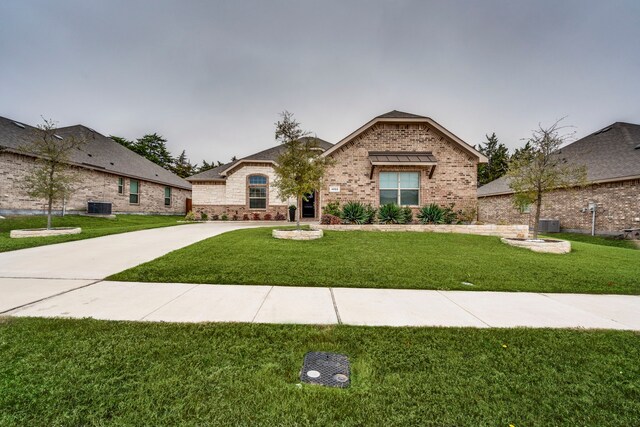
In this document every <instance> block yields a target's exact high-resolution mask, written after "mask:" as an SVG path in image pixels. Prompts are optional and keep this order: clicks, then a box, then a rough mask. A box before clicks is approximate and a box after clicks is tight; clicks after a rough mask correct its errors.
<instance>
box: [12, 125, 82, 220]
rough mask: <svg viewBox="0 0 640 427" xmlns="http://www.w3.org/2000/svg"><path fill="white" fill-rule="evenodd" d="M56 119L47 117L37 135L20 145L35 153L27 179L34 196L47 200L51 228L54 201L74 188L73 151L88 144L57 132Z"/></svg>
mask: <svg viewBox="0 0 640 427" xmlns="http://www.w3.org/2000/svg"><path fill="white" fill-rule="evenodd" d="M55 130H56V123H55V122H54V121H52V120H47V119H44V118H43V123H42V124H40V125H38V130H37V131H35V132H34V134H33V135H34V136H33V139H32V140H31V142H29V143H28V144H25V145H23V146H21V147H20V148H19V150H20V152H22V153H23V154H26V155H29V156H35V158H36V161H35V163H36V164H35V166H34V167H33V169H32V170H31V171H29V173H28V175H27V176H26V177H25V180H24V187H25V188H26V190H27V193H28V194H29V196H30V197H33V198H36V199H44V200H45V201H46V202H47V229H50V228H51V211H52V209H53V204H54V203H55V202H57V201H61V200H63V199H65V198H68V197H69V195H70V194H71V192H72V191H73V187H74V182H75V179H76V174H75V173H74V171H73V169H72V168H71V166H70V165H69V158H70V156H71V152H72V151H73V150H74V149H76V148H79V147H80V146H81V145H83V144H84V141H83V140H80V139H77V138H74V137H66V138H62V137H61V136H59V135H57V134H56V132H55Z"/></svg>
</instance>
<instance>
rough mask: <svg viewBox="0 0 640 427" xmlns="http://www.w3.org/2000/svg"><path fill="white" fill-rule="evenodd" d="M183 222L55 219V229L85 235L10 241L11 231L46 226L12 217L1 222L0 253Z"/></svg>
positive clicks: (145, 218) (42, 220) (133, 218)
mask: <svg viewBox="0 0 640 427" xmlns="http://www.w3.org/2000/svg"><path fill="white" fill-rule="evenodd" d="M180 219H183V217H182V216H167V215H117V216H116V218H115V219H107V218H92V217H87V216H80V215H66V216H64V217H58V216H56V217H54V218H53V226H54V227H81V228H82V233H80V234H71V235H66V236H53V237H27V238H23V239H12V238H10V237H9V232H10V231H11V230H16V229H25V228H44V227H46V226H47V217H46V216H42V215H38V216H12V217H8V218H6V219H3V220H1V219H0V252H7V251H14V250H16V249H24V248H31V247H34V246H44V245H51V244H53V243H62V242H70V241H72V240H82V239H90V238H92V237H100V236H106V235H108V234H117V233H126V232H128V231H137V230H145V229H147V228H157V227H167V226H170V225H178V223H177V222H176V221H178V220H180Z"/></svg>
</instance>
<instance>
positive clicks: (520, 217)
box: [478, 179, 640, 234]
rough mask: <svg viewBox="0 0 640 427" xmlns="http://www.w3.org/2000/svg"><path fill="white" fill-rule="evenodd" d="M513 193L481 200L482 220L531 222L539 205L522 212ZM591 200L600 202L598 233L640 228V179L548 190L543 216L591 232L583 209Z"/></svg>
mask: <svg viewBox="0 0 640 427" xmlns="http://www.w3.org/2000/svg"><path fill="white" fill-rule="evenodd" d="M512 200H513V198H512V196H511V195H503V196H490V197H481V198H479V199H478V220H480V221H483V222H490V223H507V224H529V226H530V227H533V219H534V215H535V207H533V206H532V208H531V213H530V214H522V213H520V212H519V211H518V210H517V209H516V208H514V207H513V202H512ZM590 201H593V202H595V203H597V206H598V207H597V210H596V233H598V234H618V233H619V232H620V230H622V229H624V228H640V180H637V179H636V180H629V181H617V182H611V183H605V184H594V185H589V186H587V187H585V188H582V189H567V190H559V191H554V192H551V193H548V194H546V195H545V196H544V198H543V200H542V210H541V218H547V219H559V220H560V227H561V228H562V229H565V230H578V231H582V232H591V213H589V212H584V213H583V212H581V209H582V208H586V207H587V206H588V204H589V202H590Z"/></svg>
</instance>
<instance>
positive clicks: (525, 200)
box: [507, 120, 587, 240]
mask: <svg viewBox="0 0 640 427" xmlns="http://www.w3.org/2000/svg"><path fill="white" fill-rule="evenodd" d="M559 123H560V120H558V121H556V122H555V123H554V124H553V125H551V126H550V127H548V128H543V127H542V126H541V125H539V126H538V129H536V130H534V131H533V133H532V136H531V138H529V139H528V140H527V145H528V146H529V149H528V150H527V151H526V152H523V153H524V154H522V155H520V156H518V157H517V158H515V159H513V160H512V161H511V163H510V164H509V172H507V176H508V177H509V178H510V182H509V186H510V187H511V189H512V190H513V191H514V204H515V205H516V206H517V207H522V206H523V205H527V204H533V203H535V208H536V211H535V221H534V227H533V239H534V240H535V239H537V238H538V223H539V222H540V210H541V207H542V198H543V196H544V194H545V193H548V192H549V191H553V190H558V189H561V188H569V187H576V186H582V185H584V184H585V182H586V179H587V170H586V167H585V166H581V165H571V164H567V163H566V160H565V159H564V158H563V157H562V155H561V152H560V151H559V149H560V147H561V146H562V145H563V144H564V143H565V142H567V141H569V140H570V139H571V138H572V137H573V134H574V133H575V132H571V133H563V132H564V129H566V126H560V124H559ZM525 147H526V146H525Z"/></svg>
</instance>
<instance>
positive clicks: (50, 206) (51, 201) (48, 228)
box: [47, 197, 53, 230]
mask: <svg viewBox="0 0 640 427" xmlns="http://www.w3.org/2000/svg"><path fill="white" fill-rule="evenodd" d="M52 207H53V199H52V198H51V197H49V205H48V206H47V230H51V208H52Z"/></svg>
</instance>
